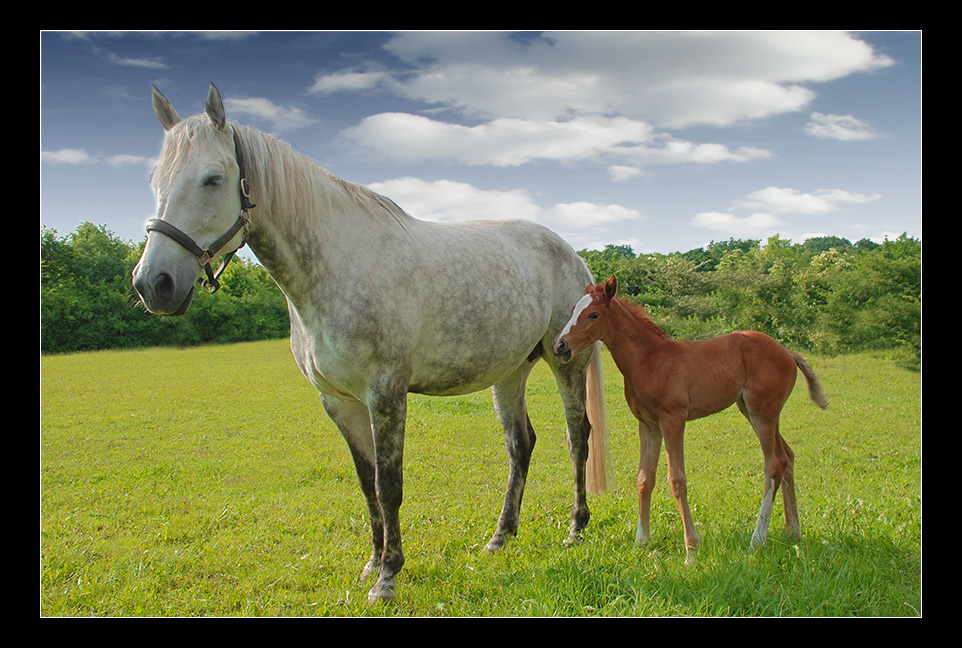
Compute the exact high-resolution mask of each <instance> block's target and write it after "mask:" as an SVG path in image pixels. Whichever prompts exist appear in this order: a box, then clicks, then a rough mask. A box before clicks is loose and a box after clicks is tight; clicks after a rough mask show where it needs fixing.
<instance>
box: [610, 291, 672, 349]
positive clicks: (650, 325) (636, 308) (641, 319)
mask: <svg viewBox="0 0 962 648" xmlns="http://www.w3.org/2000/svg"><path fill="white" fill-rule="evenodd" d="M615 299H616V301H617V302H618V303H620V304H621V305H622V306H624V307H625V312H626V313H628V316H629V317H630V318H631V319H632V321H634V322H635V324H637V325H638V326H639V327H641V328H644V329H647V330H648V331H650V332H652V333H653V334H655V335H657V336H658V337H661V338H664V339H666V340H670V339H672V338H671V336H670V335H669V334H668V333H667V332H666V331H665V330H664V329H662V328H661V327H660V326H658V325H657V324H655V320H653V319H651V315H649V314H648V311H646V310H645V308H644V306H642V305H641V304H637V303H635V302H633V301H631V300H629V299H628V298H627V297H616V298H615Z"/></svg>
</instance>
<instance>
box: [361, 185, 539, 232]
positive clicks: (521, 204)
mask: <svg viewBox="0 0 962 648" xmlns="http://www.w3.org/2000/svg"><path fill="white" fill-rule="evenodd" d="M368 186H369V187H370V188H371V189H372V190H374V191H376V192H378V193H379V194H383V195H385V196H390V197H391V200H393V201H394V202H395V203H397V204H398V205H400V207H401V209H403V210H404V211H406V212H407V213H409V214H411V215H412V216H414V217H415V218H420V219H422V220H428V221H435V222H454V221H466V220H479V219H480V220H484V219H516V218H517V219H522V220H535V219H537V218H538V215H539V212H540V211H541V210H540V208H539V207H538V206H537V205H535V204H534V202H533V201H532V199H531V196H529V195H528V193H527V192H525V191H523V190H520V189H515V190H512V191H484V190H481V189H478V188H476V187H474V186H472V185H470V184H468V183H465V182H455V181H453V180H438V181H434V182H432V181H428V180H422V179H420V178H410V177H406V178H395V179H393V180H387V181H385V182H376V183H372V184H370V185H368Z"/></svg>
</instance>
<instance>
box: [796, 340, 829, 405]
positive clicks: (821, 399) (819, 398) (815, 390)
mask: <svg viewBox="0 0 962 648" xmlns="http://www.w3.org/2000/svg"><path fill="white" fill-rule="evenodd" d="M790 353H791V354H792V357H793V358H795V364H796V365H798V368H799V369H801V370H802V374H803V375H804V376H805V382H806V383H808V397H809V398H811V399H812V402H813V403H815V404H816V405H818V406H819V407H821V408H822V409H825V408H826V407H828V396H826V395H825V390H824V389H822V384H821V383H820V382H818V377H816V376H815V372H814V371H813V370H812V367H811V366H810V365H809V364H808V362H807V361H806V360H805V358H803V357H802V356H800V355H798V354H797V353H795V352H794V351H790Z"/></svg>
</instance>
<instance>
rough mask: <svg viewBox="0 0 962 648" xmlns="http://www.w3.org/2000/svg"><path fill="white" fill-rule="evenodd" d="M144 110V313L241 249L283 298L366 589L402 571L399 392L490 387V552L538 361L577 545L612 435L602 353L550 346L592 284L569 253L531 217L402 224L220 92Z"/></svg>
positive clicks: (522, 464)
mask: <svg viewBox="0 0 962 648" xmlns="http://www.w3.org/2000/svg"><path fill="white" fill-rule="evenodd" d="M153 104H154V110H155V112H156V113H157V116H158V117H159V119H160V122H161V124H162V125H163V126H164V128H165V129H166V131H167V134H166V137H165V140H164V147H163V152H162V154H161V158H160V161H159V163H158V165H157V167H156V168H155V169H154V172H153V173H152V175H151V184H152V185H153V187H154V190H155V192H156V194H157V198H158V203H159V206H158V213H157V218H156V219H152V220H151V221H150V222H149V224H148V228H147V229H148V235H147V244H146V246H145V248H144V252H143V256H142V257H141V259H140V261H139V263H138V264H137V267H136V268H135V269H134V272H133V283H134V286H135V287H136V289H137V292H138V293H139V294H140V296H141V299H142V300H143V303H144V305H145V306H146V307H147V309H148V310H150V311H151V312H153V313H156V314H161V315H180V314H183V313H184V312H186V311H187V308H188V307H189V306H190V300H191V297H192V295H193V290H194V284H195V282H196V281H197V279H198V277H199V276H200V273H201V270H202V269H203V270H204V271H205V272H206V275H207V279H206V280H205V282H204V284H205V286H207V287H208V289H209V290H216V289H217V287H218V280H217V279H218V277H219V272H217V273H214V272H212V270H211V266H210V263H211V261H212V259H213V258H214V257H216V256H217V255H218V254H219V253H221V252H224V251H229V253H232V252H233V251H235V250H236V249H237V248H238V247H239V246H242V245H243V244H244V243H245V242H249V244H250V246H251V249H252V250H253V251H254V253H255V254H256V255H257V258H258V260H259V261H260V262H261V263H262V264H263V265H264V267H265V268H266V269H267V270H268V272H270V274H271V276H272V277H273V278H274V280H275V281H276V282H277V285H278V286H279V287H280V288H281V290H282V291H283V292H284V295H285V296H286V297H287V303H288V309H289V312H290V319H291V349H292V351H293V353H294V358H295V360H296V361H297V365H298V367H299V368H300V370H301V371H302V372H303V374H304V376H305V377H306V378H307V379H308V380H309V381H310V382H311V383H312V384H313V385H314V387H316V388H317V390H318V391H319V392H320V396H321V401H322V403H323V405H324V408H325V410H326V411H327V413H328V414H329V415H330V417H331V418H332V419H333V421H334V423H335V424H336V425H337V428H338V430H339V431H340V432H341V434H342V435H343V436H344V439H345V440H346V441H347V445H348V447H349V448H350V451H351V455H352V457H353V460H354V464H355V467H356V469H357V474H358V476H359V478H360V482H361V488H362V490H363V492H364V496H365V498H366V500H367V506H368V510H369V513H370V518H371V527H372V535H373V544H374V553H373V556H372V557H371V559H370V561H369V562H368V563H367V565H366V566H365V568H364V570H363V572H362V576H363V577H365V578H366V577H368V576H370V575H372V574H374V573H377V574H378V578H377V581H376V582H375V584H374V586H373V587H372V589H371V590H370V592H369V594H368V597H369V599H370V600H371V601H372V602H373V601H378V600H388V599H392V598H393V597H394V595H395V578H396V576H397V573H398V571H399V570H400V569H401V566H402V565H403V563H404V554H403V552H402V548H401V531H400V523H399V518H398V511H399V507H400V504H401V496H402V455H403V449H404V428H405V418H406V410H407V394H408V393H409V392H413V393H421V394H433V395H454V394H465V393H469V392H472V391H477V390H480V389H484V388H487V387H489V386H490V387H492V391H493V394H494V403H495V408H496V410H497V413H498V417H499V419H500V421H501V423H502V425H503V427H504V435H505V445H506V447H507V454H508V459H509V472H508V483H507V489H506V493H505V498H504V505H503V508H502V511H501V516H500V518H499V520H498V527H497V530H496V531H495V533H494V535H493V537H492V538H491V540H490V541H489V542H488V544H487V548H488V549H489V550H496V549H500V548H501V547H503V546H504V544H505V542H506V538H507V537H508V536H511V535H514V534H515V533H516V532H517V527H518V515H519V509H520V506H521V498H522V494H523V491H524V486H525V480H526V478H527V472H528V463H529V460H530V458H531V451H532V449H533V447H534V443H535V434H534V430H533V429H532V427H531V422H530V420H529V419H528V415H527V409H526V407H525V401H524V391H525V382H526V380H527V377H528V375H529V373H530V372H531V369H532V367H533V366H534V364H535V362H536V361H537V360H538V359H539V358H543V359H544V360H545V361H546V362H547V363H548V365H549V366H550V367H551V370H552V371H553V373H554V376H555V378H556V380H557V383H558V387H559V389H560V392H561V397H562V400H563V401H564V410H565V418H566V423H567V434H566V439H567V443H568V447H569V451H570V456H571V460H572V463H573V464H574V505H573V508H572V513H571V526H570V531H569V535H568V538H567V539H566V540H565V542H566V544H574V543H578V542H580V539H581V532H582V530H583V529H584V528H585V526H586V525H587V523H588V517H589V511H588V506H587V503H586V472H587V482H588V484H589V486H590V487H591V488H592V490H594V491H601V490H604V487H605V484H604V480H605V449H604V448H605V443H606V439H605V435H606V428H605V422H604V418H603V416H604V413H603V412H604V410H603V408H602V407H601V404H603V400H602V398H601V396H602V394H603V386H602V383H601V373H600V356H599V345H595V348H594V349H593V350H592V352H590V353H584V354H582V355H581V356H579V357H577V358H575V359H574V360H572V361H571V362H570V363H567V364H565V363H562V362H560V361H559V360H558V358H556V357H555V355H554V354H553V353H551V343H552V341H553V340H554V338H555V336H556V335H557V334H558V332H559V331H560V330H561V328H562V326H564V324H565V322H566V321H567V320H568V316H569V314H570V312H571V306H572V304H574V303H575V302H577V301H578V300H579V299H580V298H581V296H582V295H583V294H584V290H585V286H586V285H588V284H590V283H592V281H593V279H592V276H591V273H590V272H589V271H588V269H587V267H586V265H585V264H584V262H583V261H582V260H581V259H580V258H579V257H578V255H577V254H575V252H574V251H573V250H572V249H571V247H570V246H569V245H568V244H567V243H565V242H564V241H563V240H562V239H560V238H559V237H558V236H556V235H555V234H553V233H552V232H550V231H548V230H547V229H545V228H543V227H541V226H539V225H536V224H534V223H530V222H524V221H483V222H472V223H463V224H437V223H429V222H424V221H420V220H417V219H415V218H412V217H411V216H409V215H408V214H406V213H405V212H403V211H402V210H401V209H400V208H399V207H398V206H397V205H395V204H394V203H393V202H392V201H390V200H388V199H387V198H384V197H383V196H380V195H378V194H376V193H374V192H373V191H371V190H369V189H367V188H365V187H362V186H359V185H356V184H352V183H349V182H346V181H344V180H341V179H340V178H336V177H334V176H332V175H330V174H329V173H327V172H326V171H325V170H324V169H322V168H321V167H320V166H318V165H317V164H316V163H314V162H313V161H311V160H310V159H308V158H306V157H304V156H302V155H300V154H298V153H296V152H294V151H293V150H292V149H291V148H290V147H289V146H288V145H287V144H285V143H283V142H281V141H279V140H277V139H276V138H274V137H273V136H271V135H267V134H264V133H261V132H259V131H257V130H255V129H253V128H250V127H247V126H241V125H239V124H237V123H236V122H233V121H228V120H227V118H226V115H225V112H224V106H223V102H222V100H221V96H220V93H219V92H218V91H217V89H216V88H215V87H214V85H213V84H211V87H210V92H209V94H208V96H207V103H206V114H200V115H195V116H193V117H190V118H187V119H181V117H180V116H179V115H178V114H177V112H176V111H175V110H174V108H173V107H172V106H171V104H170V102H169V101H168V100H167V99H166V98H165V97H164V96H163V95H162V94H161V93H160V92H159V91H158V90H157V89H156V88H153ZM238 187H239V188H240V189H238ZM255 204H256V208H255ZM198 242H200V243H198ZM204 244H206V247H203V245H204ZM195 257H196V258H195ZM229 258H230V257H229V256H228V257H227V260H229ZM198 259H199V261H200V263H199V264H198ZM546 350H547V351H546ZM593 402H597V403H598V404H597V405H595V404H593ZM586 411H587V413H586ZM596 413H597V416H596ZM589 421H590V422H589ZM589 431H590V435H589ZM589 436H590V439H591V448H592V449H591V460H590V463H589V467H588V469H587V471H586V460H588V455H589Z"/></svg>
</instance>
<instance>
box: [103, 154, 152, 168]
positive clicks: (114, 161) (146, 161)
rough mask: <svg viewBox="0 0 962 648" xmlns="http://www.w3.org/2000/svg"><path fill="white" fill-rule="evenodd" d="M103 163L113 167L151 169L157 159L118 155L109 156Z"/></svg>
mask: <svg viewBox="0 0 962 648" xmlns="http://www.w3.org/2000/svg"><path fill="white" fill-rule="evenodd" d="M105 161H106V162H107V164H109V165H111V166H115V167H121V166H142V167H147V168H151V167H153V166H154V164H156V162H157V158H151V157H145V156H143V155H130V154H120V155H111V156H110V157H108V158H107V159H106V160H105Z"/></svg>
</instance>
